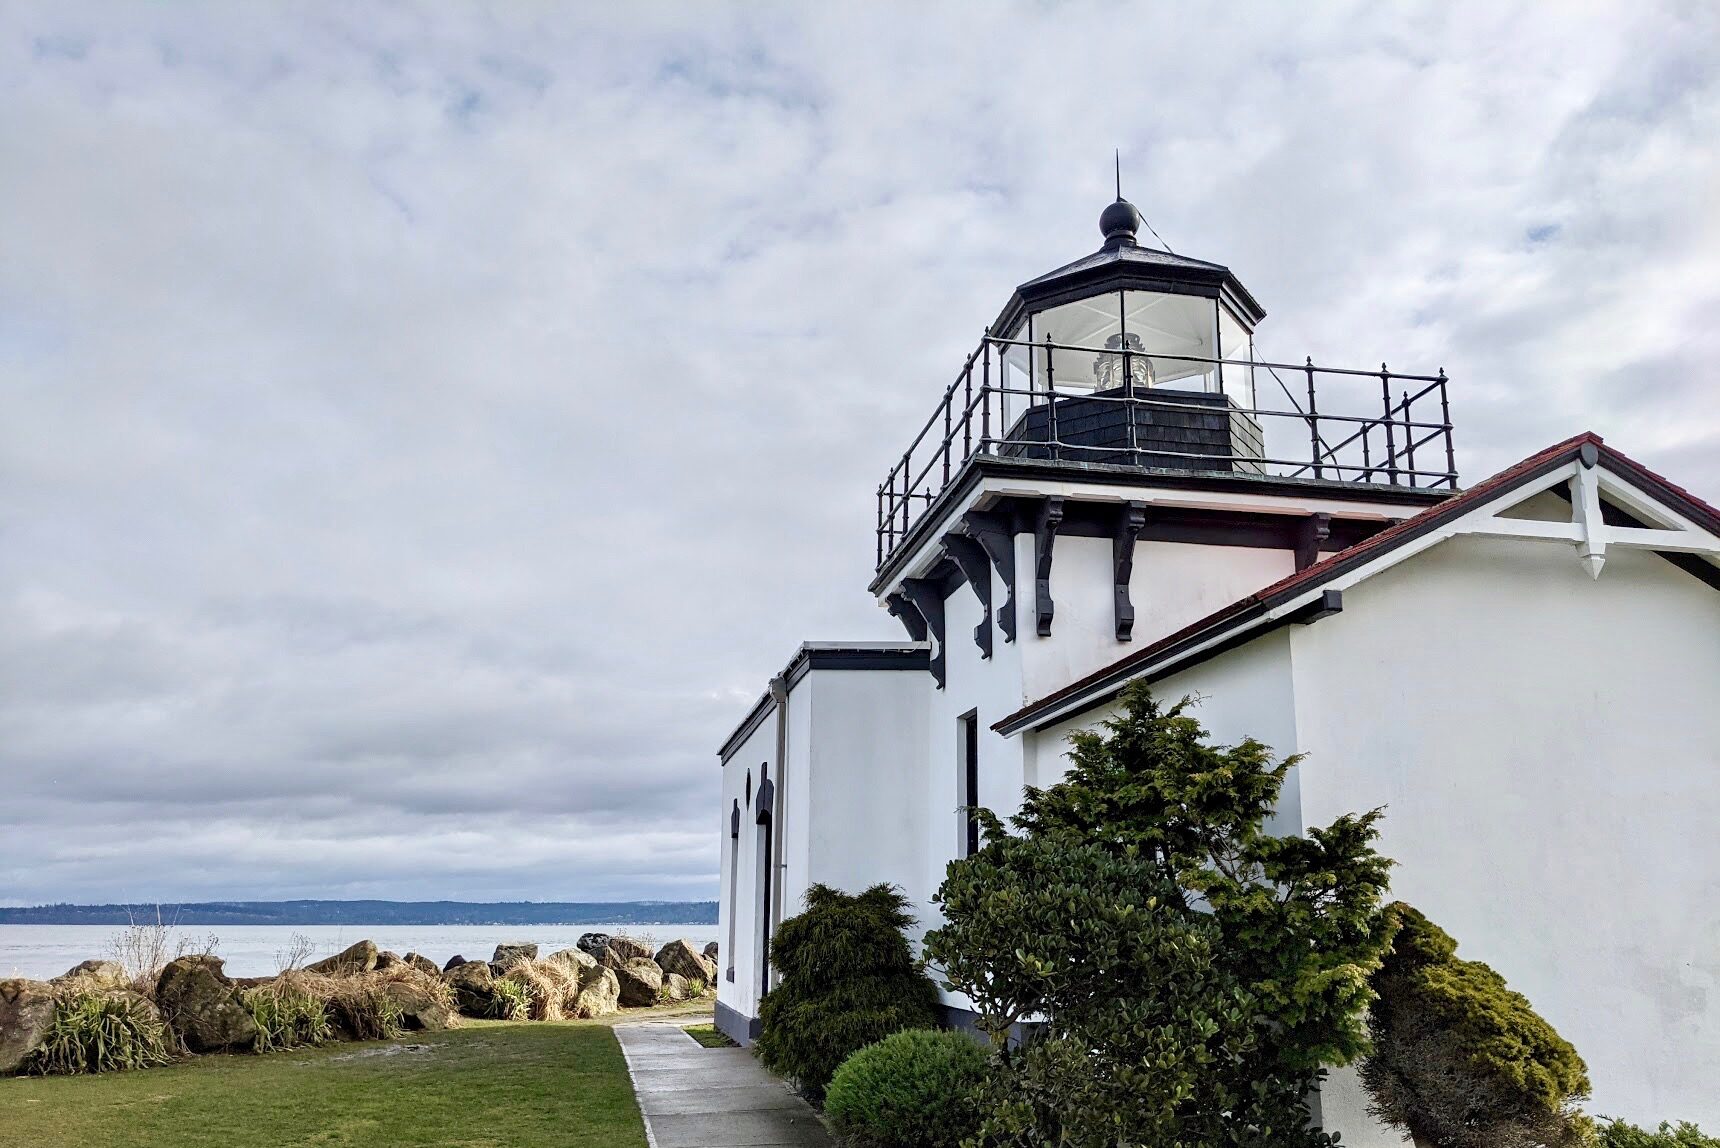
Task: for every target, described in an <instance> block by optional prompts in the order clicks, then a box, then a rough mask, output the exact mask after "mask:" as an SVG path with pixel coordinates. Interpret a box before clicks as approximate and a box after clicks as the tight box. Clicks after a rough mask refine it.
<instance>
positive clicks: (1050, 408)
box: [1029, 332, 1063, 460]
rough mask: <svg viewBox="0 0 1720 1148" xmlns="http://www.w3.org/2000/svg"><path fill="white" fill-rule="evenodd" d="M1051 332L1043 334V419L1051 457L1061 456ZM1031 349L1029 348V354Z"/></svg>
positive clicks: (1060, 457)
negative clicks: (1048, 436) (1049, 443)
mask: <svg viewBox="0 0 1720 1148" xmlns="http://www.w3.org/2000/svg"><path fill="white" fill-rule="evenodd" d="M1051 350H1052V347H1051V334H1050V332H1046V335H1045V399H1046V405H1045V410H1046V414H1045V419H1046V424H1045V425H1046V426H1047V428H1049V429H1048V433H1049V434H1050V436H1051V457H1052V458H1054V459H1058V460H1061V459H1062V458H1063V441H1062V440H1061V439H1059V438H1058V437H1057V372H1056V371H1055V370H1053V369H1052V366H1051ZM1031 353H1032V349H1031V348H1029V354H1031Z"/></svg>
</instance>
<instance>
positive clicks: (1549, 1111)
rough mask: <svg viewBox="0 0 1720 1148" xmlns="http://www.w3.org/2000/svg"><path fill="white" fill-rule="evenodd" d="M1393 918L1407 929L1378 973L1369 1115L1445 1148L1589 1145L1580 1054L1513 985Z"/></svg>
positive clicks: (1436, 933)
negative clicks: (1581, 1108)
mask: <svg viewBox="0 0 1720 1148" xmlns="http://www.w3.org/2000/svg"><path fill="white" fill-rule="evenodd" d="M1390 912H1391V915H1392V916H1393V918H1394V919H1395V920H1396V921H1397V923H1398V932H1397V935H1396V937H1395V939H1394V940H1393V943H1392V951H1391V954H1390V955H1389V956H1388V957H1387V958H1386V961H1385V963H1384V965H1383V966H1381V968H1380V970H1379V971H1378V972H1377V973H1375V974H1374V977H1373V986H1374V989H1375V991H1376V992H1377V993H1378V994H1379V1000H1378V1001H1377V1002H1376V1003H1375V1004H1374V1007H1373V1012H1372V1016H1371V1018H1370V1020H1369V1027H1370V1030H1371V1032H1372V1035H1373V1044H1374V1050H1373V1053H1372V1054H1371V1055H1370V1056H1369V1057H1368V1058H1367V1059H1366V1060H1365V1061H1363V1063H1362V1070H1361V1078H1362V1084H1363V1086H1364V1087H1365V1088H1366V1089H1367V1090H1368V1093H1369V1095H1370V1097H1371V1098H1372V1103H1371V1104H1370V1106H1369V1107H1370V1111H1372V1112H1373V1114H1374V1115H1375V1116H1377V1117H1379V1118H1380V1119H1382V1120H1384V1121H1386V1122H1387V1123H1390V1124H1394V1125H1397V1126H1399V1127H1401V1128H1406V1129H1408V1130H1409V1131H1410V1132H1411V1133H1413V1134H1414V1135H1415V1136H1417V1137H1418V1138H1420V1139H1423V1140H1426V1141H1429V1142H1431V1143H1434V1144H1439V1145H1441V1146H1442V1148H1519V1146H1520V1148H1540V1146H1542V1145H1547V1146H1549V1148H1560V1146H1566V1145H1570V1146H1575V1145H1581V1144H1585V1143H1587V1142H1588V1139H1589V1137H1590V1135H1591V1134H1592V1126H1591V1123H1590V1122H1589V1121H1588V1120H1587V1119H1586V1118H1584V1117H1583V1116H1582V1115H1581V1114H1580V1113H1579V1112H1578V1111H1577V1109H1576V1104H1577V1102H1578V1101H1580V1100H1582V1099H1583V1098H1584V1097H1586V1096H1587V1095H1588V1091H1589V1081H1588V1070H1587V1068H1586V1067H1585V1066H1584V1064H1583V1060H1582V1057H1580V1056H1578V1055H1577V1050H1576V1049H1575V1048H1573V1047H1571V1045H1570V1043H1569V1042H1568V1041H1566V1040H1565V1039H1564V1038H1563V1037H1561V1036H1560V1035H1559V1034H1558V1033H1557V1032H1556V1031H1554V1029H1553V1026H1552V1025H1550V1024H1548V1023H1547V1022H1546V1021H1545V1020H1543V1019H1542V1018H1541V1017H1540V1015H1539V1014H1537V1013H1536V1012H1535V1010H1534V1009H1533V1008H1532V1007H1531V1006H1530V1004H1529V1001H1528V999H1527V998H1525V997H1524V996H1523V995H1522V994H1521V993H1516V992H1512V991H1511V990H1510V989H1508V988H1507V987H1506V986H1505V978H1504V977H1502V976H1500V975H1499V974H1498V973H1496V972H1494V971H1493V970H1492V969H1491V968H1489V967H1488V966H1486V965H1484V964H1482V963H1480V962H1479V961H1465V960H1461V959H1459V958H1458V956H1457V942H1456V941H1454V940H1453V939H1452V938H1451V935H1450V934H1448V933H1446V932H1445V931H1444V930H1443V929H1441V928H1440V927H1439V926H1437V925H1435V924H1434V923H1433V922H1432V921H1429V920H1428V919H1427V918H1426V917H1424V916H1422V915H1421V914H1420V913H1418V912H1417V911H1416V910H1414V909H1412V908H1411V907H1410V906H1408V905H1405V904H1403V903H1401V902H1400V903H1398V904H1395V905H1393V906H1391V910H1390ZM1626 1143H1628V1141H1627V1142H1626Z"/></svg>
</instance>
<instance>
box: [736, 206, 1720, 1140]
mask: <svg viewBox="0 0 1720 1148" xmlns="http://www.w3.org/2000/svg"><path fill="white" fill-rule="evenodd" d="M1138 222H1139V215H1138V213H1136V212H1135V210H1134V208H1133V207H1131V206H1129V205H1128V204H1126V203H1124V202H1123V201H1121V200H1119V201H1118V202H1117V203H1116V204H1113V205H1112V206H1111V207H1109V208H1107V209H1106V211H1105V213H1104V215H1103V217H1102V218H1101V229H1102V230H1103V231H1104V233H1105V244H1104V246H1103V247H1102V248H1101V249H1100V250H1099V251H1098V252H1095V253H1094V254H1092V255H1090V256H1087V257H1086V258H1084V259H1081V260H1078V261H1076V262H1075V263H1072V264H1069V265H1068V266H1067V267H1064V268H1061V269H1059V270H1057V271H1054V272H1052V273H1050V274H1049V275H1046V276H1042V277H1041V278H1039V279H1035V280H1033V281H1031V282H1029V283H1026V284H1023V285H1022V286H1021V287H1020V288H1019V289H1017V291H1016V292H1015V294H1014V296H1013V297H1012V298H1011V299H1010V301H1009V304H1008V306H1006V307H1005V308H1004V311H1003V313H1002V314H1001V315H1000V316H999V318H998V321H997V322H996V324H994V325H993V326H992V327H991V328H990V331H991V332H994V333H995V335H988V336H987V337H986V338H985V339H984V340H982V341H981V344H980V346H979V348H978V349H976V351H975V352H974V354H973V356H972V357H971V358H970V359H969V361H968V363H967V364H966V366H965V368H964V369H963V371H962V372H961V375H960V377H958V379H957V381H956V383H955V384H953V385H952V386H951V387H950V388H948V390H946V391H945V393H944V394H943V396H942V399H941V402H940V403H939V405H938V406H937V408H936V409H935V410H934V412H933V414H932V417H931V419H930V420H929V421H928V422H927V424H926V426H925V428H924V430H922V431H921V432H920V434H919V436H918V437H917V438H915V439H914V440H913V442H912V445H911V447H910V448H909V450H908V452H907V453H906V454H905V455H904V457H903V459H902V460H901V461H900V462H899V463H898V464H897V466H896V467H895V468H894V469H892V471H891V472H890V474H889V475H888V477H887V478H886V480H885V482H884V483H883V484H882V485H881V487H880V489H879V510H878V523H877V530H878V550H877V556H878V567H877V571H876V577H875V578H874V579H873V581H872V585H871V592H872V593H873V594H874V595H875V596H876V598H877V600H878V602H879V604H880V605H881V606H884V607H885V608H887V609H888V610H889V611H890V612H891V613H893V614H894V615H895V616H896V617H897V618H898V619H900V620H901V622H902V624H903V625H904V626H905V627H906V629H907V632H908V636H909V639H910V640H909V641H907V642H904V643H901V644H896V645H879V644H861V643H857V644H853V645H842V646H834V645H808V646H805V647H802V649H801V650H800V651H799V652H798V653H797V654H795V656H794V657H793V659H792V660H790V662H789V664H788V665H787V666H786V667H785V668H784V670H783V672H782V673H781V674H780V675H778V676H777V677H776V678H774V679H773V680H772V681H771V683H770V688H769V690H768V691H767V692H766V694H765V695H764V696H763V697H762V698H760V700H759V702H758V704H757V705H756V706H755V707H754V708H753V710H752V711H751V712H750V713H749V714H748V715H747V717H746V719H745V720H744V721H743V722H742V723H741V724H740V726H739V727H738V728H737V729H736V730H735V731H734V733H733V734H732V735H730V737H729V738H728V740H727V741H726V742H724V744H723V746H722V750H721V758H722V763H723V787H722V793H723V798H722V804H723V826H724V830H725V832H724V835H723V848H722V881H723V894H722V908H721V926H722V929H723V930H724V935H723V962H722V963H723V964H724V965H726V966H727V968H726V972H725V974H724V977H723V979H722V981H721V983H720V985H719V992H718V1004H717V1015H718V1021H719V1023H720V1024H721V1026H722V1028H723V1029H724V1030H725V1031H727V1032H728V1033H730V1035H732V1036H734V1037H736V1038H737V1039H740V1040H742V1041H743V1042H744V1041H746V1040H747V1039H748V1038H749V1037H750V1036H751V1035H753V1034H754V1033H755V1032H756V1019H755V1018H756V1017H757V1015H758V1002H759V999H760V996H761V994H762V993H763V992H765V991H766V990H767V989H768V987H769V983H770V977H771V973H770V971H769V968H768V962H767V961H766V960H765V943H766V938H767V937H768V936H769V934H770V932H771V930H772V929H773V928H774V926H775V925H776V924H777V923H779V922H780V921H781V920H782V919H783V918H784V917H785V916H791V915H793V914H794V913H795V912H797V911H798V909H799V902H800V897H801V894H802V893H803V891H804V890H805V889H806V887H807V886H808V885H809V884H811V883H813V882H823V883H826V884H829V885H833V886H836V887H839V888H843V889H847V890H855V889H858V888H860V887H863V886H865V885H869V884H872V883H874V882H879V881H888V882H893V883H895V884H897V885H899V886H901V887H902V888H903V889H904V890H905V891H906V892H907V893H908V895H909V896H910V897H911V898H912V899H913V900H914V901H915V902H916V903H917V905H918V912H919V916H920V921H921V925H920V927H921V928H922V929H924V928H929V927H931V926H933V925H935V924H936V921H937V917H936V910H935V908H934V907H933V906H932V904H931V896H932V894H933V892H934V891H935V890H936V889H937V887H938V884H939V882H940V881H941V880H942V877H943V873H944V867H945V865H946V864H947V863H948V862H949V861H950V860H951V859H952V858H955V857H958V856H961V855H963V854H964V852H965V851H966V850H968V849H969V848H971V847H972V836H971V833H972V826H971V822H970V821H969V819H968V817H967V814H966V813H965V811H964V810H965V807H967V806H969V805H971V804H974V803H978V804H981V805H985V806H988V807H990V808H991V809H993V810H996V811H997V812H998V813H1000V814H1003V815H1007V814H1009V813H1011V812H1014V811H1015V810H1016V809H1017V808H1018V806H1019V804H1020V797H1021V791H1022V787H1023V786H1028V785H1034V786H1043V785H1047V784H1050V783H1052V782H1055V781H1056V780H1057V779H1058V778H1059V777H1060V776H1061V774H1062V772H1063V770H1064V769H1065V768H1066V758H1065V750H1066V737H1067V735H1068V734H1069V732H1070V731H1071V730H1073V729H1077V728H1082V727H1089V726H1092V725H1093V724H1095V723H1096V722H1098V721H1100V720H1101V719H1103V718H1104V717H1105V716H1107V714H1108V713H1109V708H1108V707H1110V705H1111V704H1112V702H1113V699H1114V698H1115V696H1116V694H1117V692H1118V690H1119V689H1120V687H1121V686H1122V685H1123V684H1124V683H1125V682H1127V681H1130V680H1132V679H1143V678H1144V679H1146V680H1148V681H1151V682H1153V683H1154V688H1155V691H1156V692H1157V693H1159V694H1160V695H1161V696H1165V697H1169V698H1173V699H1174V698H1176V697H1179V696H1181V695H1184V694H1198V695H1200V696H1201V697H1202V698H1203V699H1204V701H1203V702H1202V704H1201V706H1200V709H1199V710H1198V716H1199V717H1200V719H1201V720H1202V721H1203V722H1204V723H1205V724H1206V725H1207V726H1208V727H1209V728H1210V729H1211V731H1212V733H1213V735H1214V736H1215V738H1217V739H1218V740H1219V741H1221V742H1234V741H1236V740H1240V739H1241V738H1243V737H1245V736H1250V735H1251V736H1254V737H1257V738H1259V739H1260V740H1262V741H1264V742H1266V743H1267V744H1269V745H1271V746H1272V747H1273V748H1274V749H1275V750H1276V752H1277V753H1278V754H1280V755H1284V754H1291V753H1302V754H1306V755H1307V758H1306V761H1305V763H1304V764H1303V765H1301V766H1300V767H1299V768H1298V769H1296V770H1295V771H1293V774H1292V777H1291V781H1290V784H1289V786H1288V787H1287V789H1286V792H1285V796H1284V799H1283V802H1282V805H1281V808H1280V809H1279V811H1278V815H1277V816H1278V822H1279V826H1278V828H1279V831H1281V832H1285V831H1300V830H1302V829H1303V828H1304V827H1307V826H1315V825H1324V824H1327V823H1329V822H1330V821H1331V820H1333V819H1334V818H1335V817H1337V816H1338V815H1339V814H1341V813H1345V812H1353V811H1361V810H1367V809H1372V808H1374V807H1376V806H1385V807H1386V808H1387V814H1386V819H1385V822H1384V827H1383V839H1382V841H1381V843H1380V845H1381V848H1382V850H1383V852H1384V853H1385V854H1387V855H1388V856H1390V857H1393V858H1395V859H1396V860H1397V861H1398V863H1399V865H1398V868H1397V869H1396V871H1395V874H1394V878H1393V893H1394V895H1395V896H1397V897H1401V898H1402V899H1404V900H1407V901H1409V902H1411V903H1413V904H1415V905H1416V906H1417V907H1419V908H1421V909H1422V910H1423V911H1425V912H1426V913H1428V914H1429V915H1430V916H1431V917H1432V918H1433V919H1434V920H1436V921H1438V922H1439V923H1441V924H1442V925H1444V926H1445V927H1447V928H1448V929H1450V930H1451V931H1452V932H1453V933H1454V935H1455V936H1456V937H1457V938H1458V939H1459V941H1460V943H1461V945H1462V949H1461V955H1464V956H1467V957H1470V958H1473V959H1478V960H1485V961H1487V962H1488V963H1490V964H1492V965H1493V966H1494V967H1495V968H1497V969H1498V970H1499V971H1500V972H1501V973H1502V974H1504V976H1505V977H1506V978H1507V979H1508V980H1509V981H1510V982H1511V984H1512V986H1513V987H1515V988H1517V989H1519V990H1521V991H1523V992H1524V993H1526V994H1527V995H1528V997H1529V998H1530V1000H1531V1001H1533V1002H1534V1004H1535V1007H1536V1008H1537V1009H1538V1010H1539V1011H1540V1012H1541V1013H1542V1014H1543V1015H1545V1016H1546V1017H1547V1018H1548V1019H1549V1020H1550V1021H1551V1022H1552V1023H1553V1024H1554V1025H1555V1026H1556V1027H1557V1028H1558V1029H1559V1031H1560V1032H1561V1033H1563V1034H1564V1035H1565V1036H1567V1037H1568V1038H1569V1039H1570V1040H1571V1041H1572V1042H1573V1043H1574V1044H1575V1045H1576V1046H1577V1048H1578V1049H1579V1051H1581V1052H1582V1054H1583V1055H1584V1057H1585V1058H1586V1059H1587V1061H1588V1064H1589V1067H1590V1070H1591V1075H1592V1078H1593V1081H1594V1087H1595V1096H1594V1102H1593V1104H1592V1105H1591V1106H1590V1107H1591V1110H1592V1111H1596V1112H1601V1113H1605V1114H1608V1115H1616V1116H1623V1117H1627V1118H1630V1119H1634V1120H1638V1121H1658V1120H1660V1119H1662V1118H1683V1119H1690V1120H1696V1121H1698V1122H1700V1123H1703V1124H1704V1125H1706V1126H1707V1127H1708V1128H1709V1129H1710V1130H1715V1129H1716V1128H1720V1087H1717V1085H1716V1082H1717V1081H1720V566H1717V563H1720V512H1716V511H1715V510H1714V508H1712V507H1710V506H1707V505H1705V504H1704V503H1703V502H1701V501H1700V500H1698V499H1697V498H1695V497H1693V496H1692V495H1690V494H1688V493H1686V492H1684V491H1682V490H1680V489H1679V488H1677V487H1676V486H1673V485H1672V484H1671V483H1669V482H1667V481H1666V480H1665V479H1662V478H1661V477H1659V476H1658V475H1656V474H1653V473H1651V472H1650V471H1648V470H1646V469H1645V468H1643V467H1642V466H1640V465H1638V464H1637V463H1635V462H1632V461H1631V460H1630V459H1628V458H1626V457H1625V456H1623V455H1621V454H1619V453H1617V452H1616V451H1614V450H1613V449H1612V448H1610V447H1608V446H1606V445H1604V444H1603V443H1602V442H1601V440H1600V439H1599V438H1598V437H1596V436H1594V435H1582V436H1579V437H1577V438H1574V439H1571V440H1569V441H1566V442H1563V443H1560V444H1558V445H1556V446H1553V447H1550V448H1548V449H1547V450H1544V451H1541V452H1540V453H1538V454H1535V455H1533V456H1531V457H1529V458H1527V459H1525V460H1524V461H1523V462H1521V463H1519V464H1517V465H1516V466H1513V467H1511V468H1510V469H1508V470H1506V471H1504V472H1503V473H1501V474H1498V475H1496V476H1494V477H1493V478H1490V479H1488V480H1486V481H1485V482H1482V483H1480V484H1478V485H1475V486H1472V487H1470V488H1469V489H1467V490H1462V491H1460V489H1459V487H1458V483H1457V475H1456V473H1455V469H1454V465H1453V461H1452V460H1453V453H1452V447H1451V425H1450V418H1449V413H1448V407H1447V405H1446V381H1445V376H1444V374H1443V372H1441V373H1439V374H1436V375H1432V376H1426V375H1423V376H1405V375H1397V374H1392V373H1388V372H1385V371H1384V369H1383V368H1382V370H1381V371H1374V372H1359V371H1355V372H1344V371H1337V370H1329V369H1325V368H1317V367H1315V366H1313V364H1312V363H1305V364H1293V365H1278V364H1274V365H1272V366H1270V367H1268V366H1267V365H1265V364H1261V363H1257V362H1253V361H1252V360H1253V359H1254V354H1253V342H1252V338H1253V336H1252V332H1253V329H1254V327H1255V325H1256V324H1257V323H1258V322H1259V321H1260V320H1261V318H1262V317H1263V314H1264V313H1263V311H1262V310H1261V308H1260V306H1259V304H1257V303H1256V302H1255V301H1254V299H1253V297H1252V296H1251V295H1249V293H1248V292H1247V291H1246V290H1245V289H1244V288H1243V286H1242V285H1241V283H1239V282H1238V281H1237V279H1236V278H1235V276H1233V275H1232V274H1231V273H1230V272H1229V271H1228V270H1227V269H1226V268H1223V267H1220V266H1217V265H1215V264H1210V263H1204V262H1200V261H1198V260H1193V259H1187V258H1183V257H1180V256H1175V255H1171V254H1168V253H1165V252H1161V251H1155V250H1151V249H1147V248H1144V247H1140V246H1138V245H1137V244H1136V241H1135V231H1136V230H1137V227H1138ZM1257 390H1258V391H1259V399H1260V400H1261V401H1257V400H1256V391H1257ZM1269 396H1270V397H1269ZM946 1003H947V1005H948V1006H949V1008H950V1009H951V1014H952V1019H954V1020H957V1021H959V1020H960V1019H961V1015H962V1010H963V1006H964V1005H965V1004H966V1002H965V1000H963V999H961V998H959V997H955V996H947V999H946ZM1321 1107H1322V1113H1323V1120H1324V1123H1325V1126H1326V1127H1327V1128H1328V1129H1333V1130H1338V1131H1341V1132H1342V1133H1343V1138H1344V1142H1345V1143H1347V1144H1354V1145H1358V1146H1360V1148H1367V1146H1368V1145H1373V1144H1381V1145H1385V1144H1391V1145H1396V1144H1398V1143H1400V1142H1401V1141H1400V1139H1399V1137H1398V1136H1397V1135H1396V1134H1394V1133H1391V1132H1389V1131H1386V1130H1383V1129H1380V1128H1377V1127H1375V1126H1374V1125H1373V1124H1372V1122H1371V1121H1370V1119H1369V1118H1368V1117H1367V1115H1366V1113H1365V1111H1364V1103H1363V1100H1362V1098H1361V1096H1360V1094H1359V1091H1358V1089H1357V1087H1356V1085H1355V1083H1354V1080H1353V1078H1352V1077H1351V1076H1350V1075H1349V1074H1347V1073H1338V1074H1335V1075H1334V1077H1333V1079H1332V1080H1330V1081H1329V1082H1328V1083H1327V1085H1326V1087H1325V1089H1324V1090H1323V1093H1322V1097H1321Z"/></svg>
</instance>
